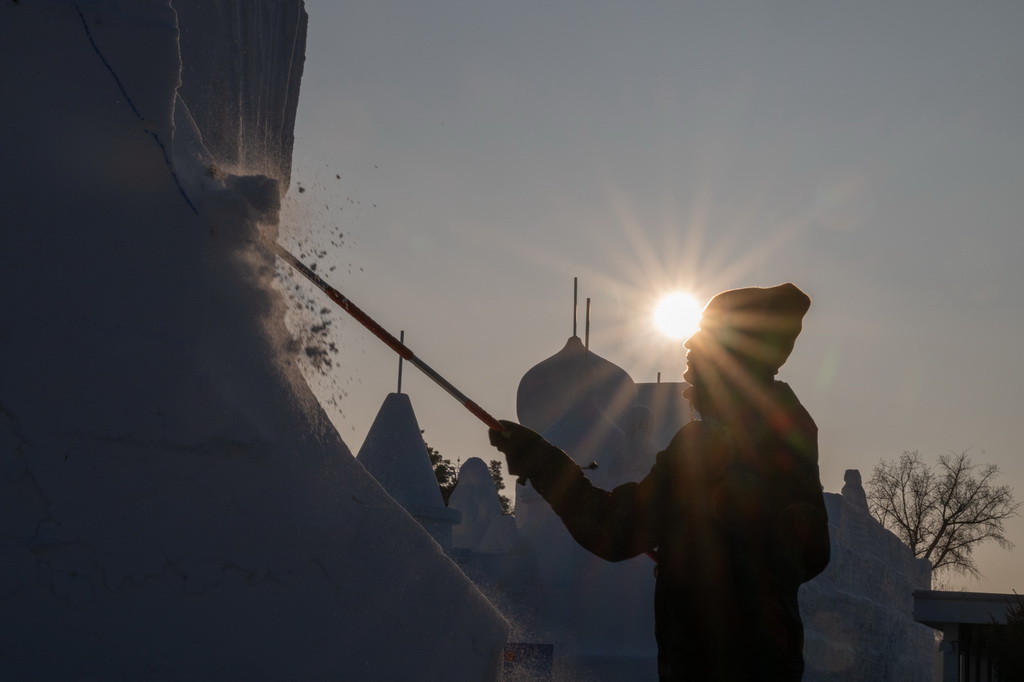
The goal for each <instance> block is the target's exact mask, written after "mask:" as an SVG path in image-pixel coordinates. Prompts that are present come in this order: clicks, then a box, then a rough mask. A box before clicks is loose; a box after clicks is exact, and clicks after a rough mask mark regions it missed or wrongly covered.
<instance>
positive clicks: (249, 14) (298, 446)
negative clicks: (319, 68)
mask: <svg viewBox="0 0 1024 682" xmlns="http://www.w3.org/2000/svg"><path fill="white" fill-rule="evenodd" d="M305 22H306V16H305V11H304V9H303V6H302V3H301V1H300V0H252V1H250V2H243V1H241V0H235V1H229V0H191V1H186V0H173V1H172V2H168V0H164V1H163V2H159V1H158V0H147V1H142V0H132V1H128V0H123V1H119V0H106V1H103V0H96V1H93V2H80V3H73V2H63V1H58V0H34V1H33V2H24V1H23V2H17V3H15V2H11V1H6V0H5V1H4V2H3V3H2V4H0V77H2V81H0V82H2V84H3V91H4V97H5V101H4V107H2V109H0V136H2V141H0V149H3V163H2V164H0V193H2V195H0V196H2V206H3V217H4V223H5V224H4V229H3V230H2V231H0V291H2V292H3V295H2V296H0V679H4V680H27V679H75V680H108V679H147V680H178V679H188V680H233V679H245V680H263V679H304V680H307V679H359V680H412V679H440V678H444V679H449V680H481V679H492V678H495V677H498V676H499V675H500V666H501V659H500V655H501V649H502V647H503V645H504V643H505V639H506V637H507V632H508V626H507V624H506V623H505V621H504V620H503V619H502V618H501V616H500V615H499V614H498V613H497V612H495V610H494V609H493V607H491V606H490V604H489V603H488V602H487V601H486V600H485V599H484V598H483V597H482V596H481V595H480V593H479V592H478V591H477V590H476V589H475V588H474V587H473V586H472V584H471V583H470V582H469V581H468V580H467V579H466V578H465V576H463V575H462V573H461V572H460V571H458V569H457V568H456V567H455V566H454V565H453V564H452V563H451V562H450V561H449V560H447V559H446V558H445V557H444V555H443V553H442V552H441V550H440V548H439V546H438V545H437V544H436V543H435V542H434V541H433V540H432V539H431V538H430V536H429V535H428V534H427V533H426V532H425V531H424V530H423V529H422V528H421V527H420V526H419V525H418V524H417V523H416V522H415V521H414V520H413V519H412V518H411V517H410V516H409V515H408V513H406V512H405V511H404V510H403V509H402V508H401V507H400V506H399V505H398V504H396V503H395V501H394V500H393V499H392V498H391V497H390V496H389V495H388V494H386V493H385V492H384V490H383V489H382V488H381V486H380V485H379V484H378V483H377V482H376V481H374V480H373V478H372V477H370V476H369V475H368V474H367V473H366V471H365V470H364V469H363V468H362V467H361V466H360V465H359V464H358V463H357V462H356V461H355V460H354V458H353V457H352V456H351V453H350V451H349V449H348V448H347V447H346V445H345V443H344V442H343V441H342V440H341V439H340V437H339V436H338V435H337V433H336V432H335V431H334V430H333V428H332V427H331V425H330V422H329V421H328V419H327V417H326V415H325V414H324V413H323V411H322V410H321V408H320V407H319V405H318V404H317V403H316V401H315V399H314V398H313V396H312V394H311V393H310V391H309V390H308V388H307V387H306V385H305V383H304V381H303V380H302V378H301V376H300V375H299V372H298V369H297V366H296V364H295V362H294V361H293V359H292V355H291V352H292V350H291V346H290V345H289V339H290V337H289V335H288V333H287V331H286V330H285V328H284V324H283V302H282V300H281V299H280V297H279V296H278V295H277V294H276V293H275V290H274V289H273V287H272V285H271V282H272V276H273V260H272V257H271V256H270V255H268V253H267V251H266V249H265V248H264V246H263V245H262V243H261V241H260V234H261V233H262V234H265V235H268V236H270V237H271V238H273V237H274V236H275V235H274V231H275V227H276V226H275V224H274V223H275V220H276V209H277V205H278V201H279V196H280V194H279V191H283V189H284V188H286V187H287V183H288V174H289V167H290V155H291V134H292V124H293V121H294V112H295V105H296V102H297V97H298V81H299V77H300V76H301V65H302V59H303V57H302V55H303V52H304V43H305ZM183 60H184V61H183ZM211 164H212V165H213V167H212V168H211Z"/></svg>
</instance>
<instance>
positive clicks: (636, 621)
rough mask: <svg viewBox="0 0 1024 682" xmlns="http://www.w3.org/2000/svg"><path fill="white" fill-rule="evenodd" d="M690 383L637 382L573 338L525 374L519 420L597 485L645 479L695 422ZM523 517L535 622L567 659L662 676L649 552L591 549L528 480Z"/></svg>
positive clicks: (581, 670)
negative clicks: (609, 553) (616, 553)
mask: <svg viewBox="0 0 1024 682" xmlns="http://www.w3.org/2000/svg"><path fill="white" fill-rule="evenodd" d="M588 328H589V320H588ZM685 388H686V384H684V383H658V384H641V385H639V386H638V385H637V384H636V383H635V382H634V381H633V379H632V378H631V377H630V376H629V374H628V373H627V372H626V371H625V370H623V369H622V368H620V367H618V366H617V365H615V364H614V363H612V362H610V361H608V360H606V359H605V358H602V357H600V356H599V355H597V354H596V353H594V352H593V351H591V350H590V349H589V348H588V347H587V344H585V343H584V342H583V340H581V339H580V338H579V337H577V336H575V335H574V336H572V337H570V338H569V339H568V341H567V342H566V344H565V346H564V347H563V348H562V349H561V350H560V351H558V352H557V353H555V354H554V355H553V356H551V357H549V358H547V359H545V360H543V361H541V362H540V363H538V364H537V365H535V366H534V367H532V368H531V369H529V370H528V371H527V372H526V373H525V374H524V375H523V378H522V380H521V381H520V383H519V389H518V393H517V408H518V417H519V420H520V422H521V423H522V424H524V425H525V426H528V427H530V428H532V429H534V430H535V431H538V432H539V433H540V434H541V435H543V436H544V437H545V438H546V439H547V440H548V441H550V442H551V443H552V444H554V445H556V446H558V447H559V448H561V449H562V450H564V451H565V452H566V453H567V454H568V455H569V456H570V457H572V458H573V460H574V461H576V462H577V463H578V464H579V465H580V466H581V467H583V469H584V472H585V473H586V475H587V477H588V478H589V479H590V480H591V481H592V482H593V483H594V485H596V486H598V487H601V488H604V489H606V490H611V489H612V488H614V487H615V486H617V485H621V484H622V483H626V482H628V481H635V480H640V479H641V478H643V477H644V476H646V475H647V473H648V472H649V471H650V469H651V467H652V466H653V465H654V457H655V454H656V452H657V451H658V450H660V449H662V448H663V447H665V446H666V445H667V444H668V439H669V438H671V436H672V435H674V434H675V432H676V431H678V429H679V428H681V427H682V425H683V424H685V423H686V422H687V421H689V409H688V404H687V403H686V401H685V400H683V398H682V392H683V390H684V389H685ZM665 434H668V436H667V437H666V435H665ZM655 438H658V439H661V440H660V441H656V440H655ZM516 523H517V525H518V526H519V532H520V535H521V536H522V538H523V540H522V543H521V544H522V547H521V548H520V551H521V552H527V553H528V554H530V555H532V556H534V557H535V560H536V563H537V566H538V571H539V583H540V584H541V585H542V586H543V588H542V590H543V593H542V594H541V595H540V596H539V597H535V598H534V602H535V603H537V604H539V614H538V620H537V625H536V629H537V630H538V631H540V632H543V633H545V635H546V636H547V637H549V640H548V641H549V643H551V644H553V645H554V655H555V657H556V660H557V661H560V662H561V663H560V665H561V666H562V667H564V668H566V669H570V670H572V671H573V674H579V675H583V676H584V677H586V678H587V679H609V680H611V679H621V680H625V679H649V678H652V677H655V676H656V675H657V670H656V656H657V648H656V645H655V639H654V563H653V562H652V561H651V560H650V558H648V557H646V556H641V557H636V558H634V559H631V560H629V561H624V562H618V563H610V562H607V561H604V560H603V559H600V558H598V557H596V556H594V555H592V554H590V553H589V552H587V551H586V550H584V549H583V548H582V547H580V546H579V545H578V544H577V543H576V542H575V541H574V540H573V539H572V536H570V535H569V533H568V531H566V529H565V527H564V526H563V525H562V522H561V521H560V520H559V519H558V517H557V516H556V515H555V513H554V512H553V511H551V507H550V506H549V505H548V504H547V502H545V501H544V499H543V498H541V497H540V495H539V494H538V493H537V492H536V491H535V490H534V489H533V487H532V486H530V485H527V486H525V487H522V486H516ZM602 671H603V672H602Z"/></svg>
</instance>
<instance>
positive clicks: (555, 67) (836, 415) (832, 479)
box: [284, 0, 1024, 592]
mask: <svg viewBox="0 0 1024 682" xmlns="http://www.w3.org/2000/svg"><path fill="white" fill-rule="evenodd" d="M306 6H307V10H308V12H309V38H308V46H307V53H306V67H305V75H304V77H303V82H302V94H301V99H300V104H299V113H298V122H297V125H296V148H295V175H294V177H293V185H292V192H291V195H290V210H289V212H288V213H287V215H286V221H287V224H286V225H285V228H284V229H285V231H286V232H290V233H292V234H295V235H299V236H304V237H307V238H309V237H310V235H312V238H313V239H314V240H316V241H318V243H319V244H320V245H321V246H322V247H323V250H324V251H325V252H326V255H324V256H323V257H322V259H321V266H322V267H325V268H326V267H328V266H329V265H334V266H335V267H336V269H335V270H334V271H329V270H328V271H327V278H328V279H329V280H330V281H331V282H332V283H333V284H334V285H335V286H337V287H338V288H339V289H340V290H342V292H343V293H345V294H346V295H348V296H349V297H350V298H352V299H353V301H355V302H356V303H357V304H358V305H360V306H361V307H362V308H364V309H365V310H366V311H367V312H368V313H370V314H371V315H373V316H374V317H376V318H377V319H378V321H379V322H380V323H381V324H382V325H383V326H385V327H386V328H387V329H388V330H390V331H391V332H392V333H394V334H395V335H396V336H397V335H398V333H399V331H400V330H405V333H406V342H407V344H408V345H409V346H410V347H412V348H413V350H414V351H415V352H416V353H417V355H418V356H419V357H420V358H422V359H423V360H425V361H426V362H427V363H429V364H430V365H431V366H433V367H434V369H436V370H437V371H439V372H440V373H441V374H443V375H444V376H445V377H447V378H448V379H449V380H450V381H452V382H453V383H454V384H455V385H456V386H457V387H459V388H460V389H461V390H462V391H464V392H465V393H467V394H468V395H469V396H470V397H471V398H473V399H474V400H475V401H477V402H478V403H480V404H481V405H482V406H483V407H484V408H485V409H486V410H488V411H490V412H491V413H492V414H494V415H495V416H497V417H500V418H515V395H516V389H517V387H518V382H519V379H520V378H521V377H522V375H523V374H524V373H525V372H526V371H527V370H528V369H529V368H530V367H532V366H533V365H534V364H536V363H538V362H540V361H541V360H543V359H545V358H547V357H549V356H550V355H552V354H554V353H555V352H557V351H558V350H559V349H561V348H562V346H563V345H564V343H565V341H566V339H567V338H568V337H569V336H570V335H571V333H572V286H573V277H579V282H580V284H579V286H580V306H581V314H580V322H579V333H580V336H583V333H584V325H583V318H582V307H583V302H584V301H585V299H586V298H588V297H589V298H591V299H592V306H593V317H592V322H591V330H590V348H591V350H592V351H594V352H596V353H597V354H599V355H601V356H602V357H605V358H607V359H608V360H611V361H612V362H615V363H616V364H618V365H619V366H621V367H622V368H623V369H625V370H626V371H628V372H629V373H630V374H631V375H632V376H633V378H634V379H635V380H637V381H654V380H655V377H656V375H657V372H659V371H660V372H661V373H662V378H663V380H678V379H679V376H680V374H681V372H682V370H683V353H682V351H681V348H680V345H679V343H678V342H671V343H670V342H668V341H667V340H665V339H664V338H662V337H661V336H659V335H658V334H657V332H655V331H654V330H653V329H652V328H651V325H650V319H649V318H650V308H651V306H652V305H653V304H654V302H655V300H656V298H657V297H658V296H659V295H660V294H662V293H665V292H667V291H669V290H671V289H674V288H681V289H687V290H690V291H692V292H693V293H695V294H696V295H697V296H698V297H699V298H700V299H701V300H702V301H705V300H706V299H707V298H709V297H710V296H711V295H713V294H715V293H716V292H718V291H721V290H723V289H727V288H732V287H738V286H749V285H757V286H767V285H773V284H778V283H781V282H785V281H792V282H795V283H796V284H797V285H798V286H800V287H801V288H803V289H804V290H805V291H807V292H808V293H809V294H810V295H811V297H812V298H813V300H814V303H813V305H812V308H811V310H810V312H809V314H808V316H807V318H806V319H805V324H804V333H803V335H802V336H801V337H800V340H799V341H798V342H797V347H796V350H795V352H794V354H793V356H792V357H791V359H790V361H789V363H788V364H787V365H786V366H785V367H784V368H783V370H782V372H781V374H780V378H782V379H784V380H786V381H788V382H789V383H790V384H791V385H792V386H793V387H794V389H795V390H796V391H797V393H798V395H800V396H801V398H802V400H803V401H804V404H805V405H806V406H807V408H808V409H809V410H810V412H811V414H812V415H813V416H814V417H815V419H816V420H817V422H818V425H819V427H820V444H821V472H822V482H823V483H824V485H825V489H826V490H828V491H833V492H838V491H839V489H840V488H841V487H842V485H843V472H844V471H845V470H846V469H850V468H857V469H860V470H861V472H862V474H863V476H864V478H865V480H866V479H867V478H868V477H869V476H870V473H871V469H872V467H873V465H874V464H875V463H876V462H878V461H879V460H880V459H883V458H884V459H894V458H897V457H899V455H900V453H902V452H903V451H904V450H920V451H921V452H922V453H923V454H924V455H925V456H926V457H928V458H930V459H935V458H937V457H938V456H939V455H940V454H942V453H946V452H949V451H960V450H964V449H970V453H971V455H972V456H973V457H974V458H975V459H976V460H977V461H979V462H986V463H988V462H992V463H995V464H998V465H999V467H1000V468H1001V469H1002V470H1003V471H1004V472H1005V473H1004V476H1003V477H1002V479H1001V481H1002V482H1005V483H1009V484H1012V485H1013V486H1014V487H1015V488H1016V490H1017V496H1018V498H1019V499H1024V463H1022V458H1021V449H1022V443H1024V438H1022V436H1021V433H1022V431H1021V428H1020V424H1021V421H1022V420H1021V416H1020V415H1019V411H1020V408H1021V406H1022V402H1024V401H1022V400H1021V399H1020V395H1021V392H1022V391H1024V363H1022V361H1021V352H1020V350H1019V347H1020V345H1021V342H1022V340H1024V269H1022V268H1021V267H1020V266H1019V264H1018V263H1017V262H1016V261H1017V259H1018V258H1019V257H1021V256H1022V255H1024V225H1022V223H1024V129H1022V124H1021V121H1022V120H1024V118H1022V116H1024V114H1022V112H1024V40H1022V38H1021V29H1022V27H1024V4H1022V3H1020V2H1019V1H1018V0H1006V1H1004V2H999V1H995V0H979V1H978V2H973V3H963V2H946V1H939V2H936V1H934V0H930V1H928V2H924V1H908V0H885V1H884V2H883V1H881V0H859V1H858V2H841V3H840V2H819V1H811V0H770V1H763V0H761V1H757V2H754V1H749V2H711V1H706V2H652V1H648V0H637V1H635V2H630V3H621V2H614V3H613V2H576V1H566V2H550V1H544V2H537V1H533V0H529V1H526V2H515V3H511V2H504V3H487V2H483V3H481V2H479V0H473V1H470V0H435V1H433V2H429V3H424V2H390V1H387V0H374V2H352V3H348V2H346V3H338V2H334V1H333V0H306ZM338 176H340V177H338ZM298 185H302V186H303V188H304V189H305V191H304V192H302V193H299V192H298V191H297V189H296V188H297V186H298ZM338 233H343V234H344V237H343V239H339V238H338V237H337V235H338ZM336 319H337V322H336V323H335V326H336V328H337V329H338V336H339V340H340V342H341V344H342V346H341V347H342V352H341V353H340V354H339V356H338V357H337V358H336V368H335V372H334V374H333V375H332V376H331V383H332V386H331V387H330V390H332V391H333V392H334V394H336V395H338V394H341V395H343V397H342V399H341V400H340V402H339V407H340V413H335V414H333V415H332V416H333V417H334V418H335V419H336V421H337V423H338V425H339V429H340V430H341V434H342V436H343V438H345V440H346V442H347V443H348V444H349V446H350V447H351V448H352V450H353V452H355V451H357V450H358V448H359V446H360V445H361V444H362V441H363V438H364V436H365V434H366V431H367V429H368V428H369V426H370V423H371V422H372V420H373V418H374V416H375V415H376V412H377V410H378V409H379V407H380V405H381V403H382V401H383V400H384V397H385V395H386V394H387V393H388V392H390V391H394V390H395V389H396V381H397V367H398V363H397V358H396V356H394V354H393V353H391V351H389V350H388V349H387V348H386V347H384V346H383V345H382V344H380V343H379V342H377V341H376V340H375V339H374V338H373V337H372V336H370V335H369V333H368V332H365V331H364V330H362V328H361V327H358V326H357V325H356V324H355V323H354V322H352V321H350V320H348V319H343V318H342V317H341V316H338V317H336ZM403 389H404V391H405V392H406V393H408V394H409V395H410V397H411V399H412V402H413V406H414V408H415V410H416V413H417V416H418V418H419V422H420V426H421V427H422V428H424V429H426V434H425V435H426V440H427V441H428V442H429V443H430V444H431V445H432V446H434V447H436V448H438V449H439V450H440V451H441V453H442V454H443V455H445V456H446V457H449V458H451V459H452V460H453V461H454V460H457V459H458V460H462V461H465V460H466V459H467V458H469V457H473V456H480V457H484V458H485V459H490V458H495V457H496V456H497V453H496V452H495V451H493V450H491V449H490V448H489V447H488V446H487V441H486V427H484V426H483V425H482V424H481V423H480V422H478V421H477V420H476V419H475V418H474V417H472V416H471V415H470V414H469V413H468V412H466V411H464V410H463V409H462V408H461V407H460V406H459V405H458V404H457V403H455V402H454V401H452V400H451V399H450V398H449V397H448V396H447V395H445V394H444V393H443V392H442V391H441V390H440V389H438V388H436V387H434V386H433V384H431V383H429V381H428V380H426V379H425V378H423V377H421V376H419V375H418V374H417V373H416V372H415V370H414V369H412V368H410V367H408V366H407V367H406V369H405V372H404V382H403ZM1008 529H1009V531H1010V538H1011V539H1012V540H1013V541H1014V542H1015V543H1017V544H1018V545H1019V546H1018V548H1017V549H1016V550H1014V551H1012V552H1005V551H1003V550H999V549H998V548H994V547H993V548H989V549H987V550H982V551H981V552H980V553H979V557H980V568H981V570H982V571H983V572H984V573H985V574H986V576H987V578H988V579H987V580H986V581H982V582H974V581H969V580H967V579H954V580H953V585H954V586H955V587H960V586H967V587H968V588H970V589H976V590H982V591H1002V592H1008V591H1010V590H1011V589H1016V590H1018V591H1020V590H1022V589H1024V584H1022V582H1021V580H1020V578H1021V576H1022V575H1024V520H1021V519H1015V520H1013V521H1012V522H1011V523H1010V524H1009V525H1008Z"/></svg>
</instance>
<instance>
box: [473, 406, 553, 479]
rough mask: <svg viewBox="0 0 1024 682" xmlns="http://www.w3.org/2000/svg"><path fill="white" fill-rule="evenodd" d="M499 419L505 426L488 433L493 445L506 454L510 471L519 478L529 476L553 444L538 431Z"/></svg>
mask: <svg viewBox="0 0 1024 682" xmlns="http://www.w3.org/2000/svg"><path fill="white" fill-rule="evenodd" d="M499 421H501V425H502V426H504V427H505V428H504V430H502V431H494V430H491V431H490V432H489V433H488V437H489V438H490V440H491V445H493V446H494V447H495V448H497V449H498V452H500V453H501V454H503V455H505V461H506V463H507V464H508V473H510V474H511V475H513V476H515V477H517V478H520V477H522V478H526V477H529V476H530V474H531V473H532V472H533V471H534V470H535V468H536V466H537V465H538V464H540V462H541V460H543V459H544V453H545V452H548V451H549V450H550V449H552V446H551V445H550V444H549V443H548V442H547V441H546V440H544V438H543V437H542V436H541V435H540V434H539V433H537V432H536V431H532V430H531V429H528V428H526V427H525V426H523V425H521V424H516V423H515V422H510V421H505V420H504V419H502V420H499ZM520 482H521V483H522V482H523V481H520Z"/></svg>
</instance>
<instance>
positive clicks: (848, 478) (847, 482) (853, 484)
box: [840, 469, 868, 511]
mask: <svg viewBox="0 0 1024 682" xmlns="http://www.w3.org/2000/svg"><path fill="white" fill-rule="evenodd" d="M843 481H844V485H843V489H842V490H841V491H840V492H841V493H842V495H843V499H844V500H846V501H848V502H849V503H850V504H852V505H855V506H858V507H860V508H861V509H864V510H865V511H867V508H868V498H867V494H866V493H865V492H864V486H863V485H861V482H860V472H859V471H857V470H856V469H847V470H846V473H845V474H843Z"/></svg>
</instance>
